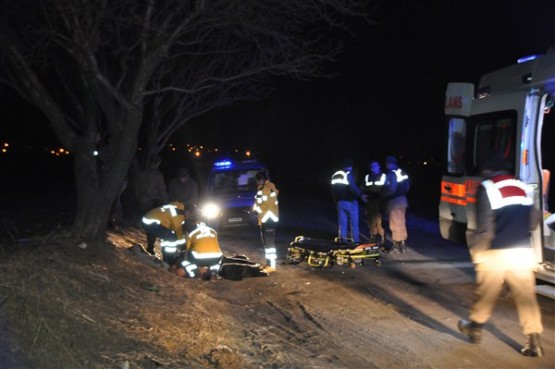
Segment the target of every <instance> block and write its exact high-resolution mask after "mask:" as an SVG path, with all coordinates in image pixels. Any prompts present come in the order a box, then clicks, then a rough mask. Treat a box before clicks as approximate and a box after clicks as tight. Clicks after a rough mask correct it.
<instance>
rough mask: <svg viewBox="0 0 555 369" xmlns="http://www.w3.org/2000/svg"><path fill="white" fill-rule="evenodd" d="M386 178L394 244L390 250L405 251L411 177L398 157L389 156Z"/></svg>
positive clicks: (387, 201) (386, 199) (385, 198)
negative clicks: (402, 167)
mask: <svg viewBox="0 0 555 369" xmlns="http://www.w3.org/2000/svg"><path fill="white" fill-rule="evenodd" d="M385 167H386V171H385V174H386V180H385V182H386V183H385V186H384V189H383V192H382V196H383V198H384V202H385V213H386V214H387V218H388V224H389V230H390V231H391V241H392V242H393V245H392V246H391V249H390V250H389V251H390V252H391V253H399V252H401V253H404V252H405V251H406V248H405V242H406V240H407V237H408V234H407V225H406V212H407V208H408V206H409V202H408V199H407V193H408V192H409V189H410V179H409V176H408V175H407V173H406V172H405V171H404V170H403V169H401V168H399V165H398V163H397V158H395V157H394V156H387V157H386V158H385Z"/></svg>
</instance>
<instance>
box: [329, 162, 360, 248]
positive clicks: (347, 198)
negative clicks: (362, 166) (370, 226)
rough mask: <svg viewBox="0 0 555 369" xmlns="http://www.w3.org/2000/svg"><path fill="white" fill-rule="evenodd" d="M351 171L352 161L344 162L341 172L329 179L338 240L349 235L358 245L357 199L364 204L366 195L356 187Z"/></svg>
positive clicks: (344, 238) (342, 239)
mask: <svg viewBox="0 0 555 369" xmlns="http://www.w3.org/2000/svg"><path fill="white" fill-rule="evenodd" d="M352 170H353V161H352V160H350V159H346V160H344V161H343V164H342V168H341V170H338V171H337V172H335V173H334V174H333V175H332V177H331V189H332V197H333V201H334V203H335V206H336V209H337V223H338V225H339V231H338V238H339V240H340V241H344V240H347V239H348V238H349V237H348V236H349V233H350V235H351V239H352V240H353V241H354V242H356V243H359V242H360V232H359V225H358V222H359V215H358V199H359V198H360V199H362V201H363V202H366V195H364V194H363V193H362V191H361V190H360V189H359V188H358V187H357V186H356V183H355V180H354V178H353V175H352V173H351V172H352ZM348 230H350V232H349V231H348Z"/></svg>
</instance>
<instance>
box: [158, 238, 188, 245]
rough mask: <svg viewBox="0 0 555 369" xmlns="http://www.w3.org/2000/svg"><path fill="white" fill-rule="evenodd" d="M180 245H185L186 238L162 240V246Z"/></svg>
mask: <svg viewBox="0 0 555 369" xmlns="http://www.w3.org/2000/svg"><path fill="white" fill-rule="evenodd" d="M179 245H185V239H181V240H177V241H168V240H160V246H162V247H177V246H179Z"/></svg>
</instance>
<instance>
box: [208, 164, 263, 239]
mask: <svg viewBox="0 0 555 369" xmlns="http://www.w3.org/2000/svg"><path fill="white" fill-rule="evenodd" d="M260 171H265V172H266V173H267V172H268V170H267V168H266V166H265V165H264V164H263V163H261V162H259V161H257V160H243V161H233V160H230V159H225V160H220V161H217V162H215V163H214V166H213V168H212V170H211V171H210V174H209V176H208V181H207V185H206V193H205V194H206V196H205V197H204V202H203V203H202V204H201V206H200V209H201V211H202V213H203V217H204V219H207V220H208V222H209V223H210V225H211V226H212V227H214V228H226V227H234V226H244V225H249V224H252V225H254V224H256V214H253V212H252V206H253V204H254V197H255V195H256V191H257V183H256V178H255V177H256V173H258V172H260Z"/></svg>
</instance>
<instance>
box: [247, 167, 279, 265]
mask: <svg viewBox="0 0 555 369" xmlns="http://www.w3.org/2000/svg"><path fill="white" fill-rule="evenodd" d="M255 178H256V182H257V185H258V190H257V192H256V195H255V197H254V205H253V210H254V212H255V213H256V214H257V215H258V226H259V227H260V235H261V238H262V246H263V247H264V256H265V258H266V266H265V267H264V271H265V272H275V271H276V262H277V250H276V243H275V241H276V228H277V224H278V222H279V204H278V194H279V190H278V189H277V188H276V186H275V184H274V183H273V182H270V180H269V179H268V175H267V174H266V172H264V171H260V172H258V173H256V176H255Z"/></svg>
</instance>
